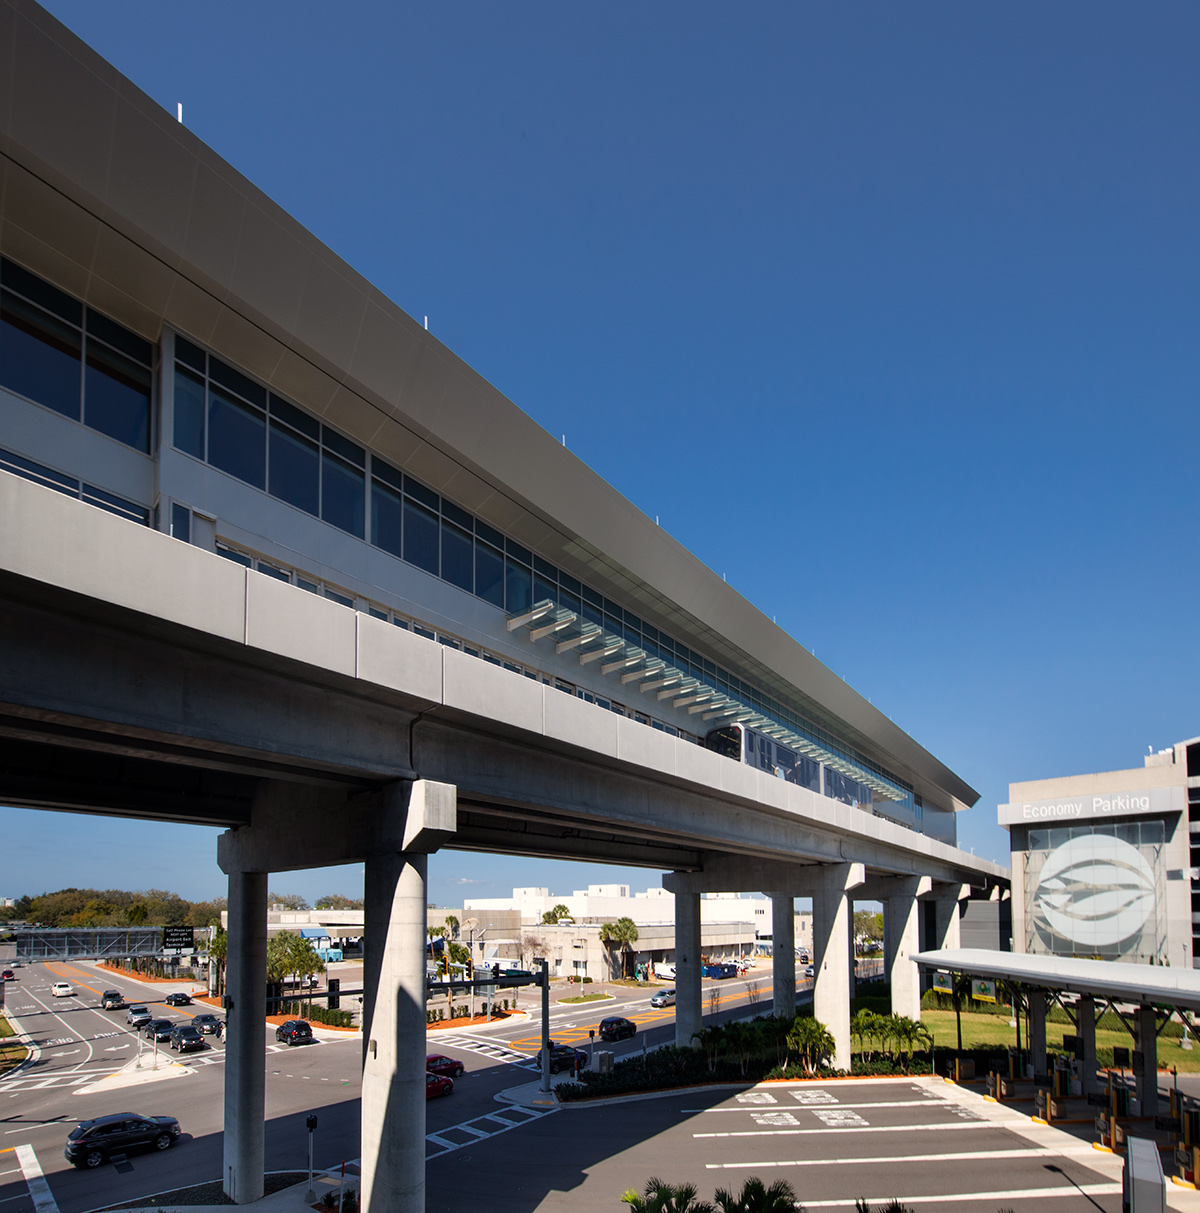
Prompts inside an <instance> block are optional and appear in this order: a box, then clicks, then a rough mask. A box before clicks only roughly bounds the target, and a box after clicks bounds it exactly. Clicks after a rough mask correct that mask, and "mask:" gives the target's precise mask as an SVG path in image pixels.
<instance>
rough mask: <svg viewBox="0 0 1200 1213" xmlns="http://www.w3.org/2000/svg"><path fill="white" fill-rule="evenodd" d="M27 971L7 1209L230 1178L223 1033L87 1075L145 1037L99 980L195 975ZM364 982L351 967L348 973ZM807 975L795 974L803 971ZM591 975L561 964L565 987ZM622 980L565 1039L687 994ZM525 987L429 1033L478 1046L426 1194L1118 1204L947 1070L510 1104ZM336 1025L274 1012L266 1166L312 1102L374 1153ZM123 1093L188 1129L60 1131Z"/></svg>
mask: <svg viewBox="0 0 1200 1213" xmlns="http://www.w3.org/2000/svg"><path fill="white" fill-rule="evenodd" d="M17 975H18V979H19V980H18V981H17V982H15V983H10V984H9V985H8V989H7V994H8V1009H9V1010H10V1011H11V1012H14V1013H15V1015H16V1018H17V1020H18V1021H19V1023H20V1026H21V1028H22V1029H23V1030H24V1031H26V1032H27V1033H29V1034H30V1035H31V1036H32V1037H33V1039H34V1040H35V1042H36V1043H37V1047H38V1053H39V1055H38V1057H37V1058H36V1061H35V1062H34V1063H33V1064H32V1065H28V1066H27V1067H25V1068H24V1069H22V1071H21V1072H20V1073H19V1074H17V1075H16V1076H15V1077H10V1078H0V1213H88V1211H90V1210H96V1209H100V1208H104V1207H106V1206H108V1205H111V1204H114V1203H118V1202H123V1201H132V1200H139V1199H145V1200H146V1202H147V1204H150V1205H151V1206H152V1207H153V1205H154V1202H153V1200H152V1197H153V1196H154V1195H155V1194H158V1193H162V1192H165V1191H168V1190H171V1189H174V1188H178V1187H181V1186H184V1185H188V1184H197V1183H203V1182H206V1181H211V1180H213V1179H216V1178H217V1177H218V1176H219V1175H220V1173H221V1153H222V1136H221V1130H222V1084H223V1071H222V1065H223V1062H224V1049H223V1046H222V1045H221V1044H220V1043H219V1042H216V1041H215V1040H214V1039H213V1038H212V1037H207V1038H206V1041H207V1042H208V1043H209V1047H208V1048H207V1049H206V1050H205V1052H203V1053H196V1054H189V1055H187V1057H186V1058H184V1059H182V1060H183V1062H184V1064H185V1065H186V1066H187V1068H188V1070H189V1071H191V1072H190V1073H188V1074H186V1075H185V1076H183V1077H175V1078H171V1079H167V1080H165V1081H161V1082H154V1083H150V1084H146V1085H138V1086H130V1087H124V1088H121V1089H118V1090H115V1091H114V1090H109V1091H105V1090H99V1091H90V1090H89V1087H91V1086H92V1085H93V1084H94V1083H95V1082H96V1081H98V1080H100V1079H102V1078H103V1077H104V1076H105V1075H106V1074H112V1073H113V1072H115V1071H116V1070H118V1069H120V1067H122V1066H123V1065H125V1064H126V1063H127V1062H128V1061H129V1060H130V1059H131V1058H132V1057H134V1056H135V1055H136V1053H137V1050H138V1038H137V1037H136V1036H134V1035H133V1034H132V1032H131V1031H130V1030H129V1029H128V1028H127V1027H126V1025H125V1012H124V1011H109V1012H106V1011H101V1010H99V995H100V992H101V991H102V990H104V989H109V988H112V989H119V990H121V991H122V993H123V994H124V995H125V997H126V998H127V1000H128V1001H130V1002H135V1001H148V1000H154V1001H156V1002H157V1005H154V1006H152V1008H151V1009H152V1010H154V1011H155V1012H156V1013H159V1012H161V1014H162V1016H163V1017H164V1018H172V1019H177V1020H186V1019H187V1018H189V1017H190V1016H191V1015H192V1014H194V1013H196V1012H197V1010H198V1009H199V1008H197V1007H195V1006H192V1007H185V1008H181V1009H178V1010H176V1009H174V1008H170V1007H166V1006H164V1005H162V1003H161V999H162V997H163V996H165V994H167V993H169V992H171V991H172V990H174V989H177V988H185V989H186V987H175V986H168V985H154V986H149V985H146V984H143V983H140V982H136V981H133V980H131V979H126V978H122V977H119V976H116V975H114V974H111V973H108V972H106V971H104V970H99V969H97V968H96V967H95V966H93V965H90V964H87V963H76V964H70V965H67V964H44V965H33V966H30V967H28V968H22V969H18V970H17ZM62 980H66V981H70V982H72V984H74V985H75V987H76V990H77V991H78V996H77V997H74V998H58V999H55V998H52V997H51V996H50V985H51V984H52V983H53V982H55V981H62ZM352 983H353V984H356V983H355V982H354V978H353V976H350V975H347V976H346V979H345V980H344V981H343V985H344V986H349V985H351V984H352ZM705 984H706V990H705V998H706V1002H705V1009H706V1011H710V1012H715V1013H716V1014H717V1015H718V1016H719V1018H721V1019H725V1018H727V1017H729V1016H731V1015H734V1014H743V1015H744V1014H747V1013H750V1014H753V1013H758V1012H769V1011H770V973H769V969H767V968H764V969H760V970H759V971H758V972H757V973H752V974H750V975H749V976H748V977H747V978H746V979H738V980H727V981H724V982H720V983H711V984H710V983H708V982H706V983H705ZM807 984H808V983H805V982H803V981H801V982H800V985H801V988H802V989H803V988H804V986H805V985H807ZM585 989H587V987H585ZM713 990H716V991H717V1000H719V1004H720V1005H719V1007H716V1006H714V1003H713V1001H712V1000H711V999H712V996H711V991H713ZM578 991H579V987H574V988H571V987H567V986H565V985H563V986H558V985H557V984H556V986H555V988H554V991H553V997H554V998H555V999H557V998H562V997H567V996H570V995H571V994H572V993H576V992H578ZM613 992H614V995H615V996H614V997H613V998H612V999H611V1000H606V1001H600V1002H589V1003H583V1004H578V1005H571V1004H560V1003H554V1004H553V1005H552V1009H551V1035H552V1037H553V1039H554V1040H556V1041H559V1042H563V1043H572V1044H576V1045H579V1046H581V1047H584V1048H587V1047H588V1032H589V1029H591V1028H594V1027H595V1025H596V1024H597V1023H598V1022H599V1020H600V1019H601V1018H602V1017H604V1016H605V1015H611V1014H622V1015H626V1016H628V1017H629V1018H631V1019H633V1020H635V1022H637V1024H638V1025H639V1032H638V1035H637V1036H636V1037H635V1038H634V1039H633V1040H627V1041H622V1042H621V1043H620V1044H617V1045H610V1046H606V1047H609V1048H612V1049H613V1051H614V1052H616V1053H617V1054H618V1055H621V1054H628V1053H637V1052H640V1051H641V1049H642V1047H643V1043H644V1044H645V1045H646V1046H647V1047H649V1046H653V1045H655V1044H658V1043H660V1042H665V1041H667V1040H669V1039H671V1038H672V1037H673V1033H674V1012H673V1010H671V1009H670V1008H665V1009H662V1010H653V1009H652V1008H650V1007H649V995H650V993H651V992H652V991H648V990H637V989H621V988H619V987H616V988H614V990H613ZM521 1004H522V1006H523V1007H528V1008H529V1010H530V1011H531V1012H532V1015H531V1018H530V1019H522V1020H519V1021H515V1022H514V1021H508V1022H505V1023H503V1024H496V1025H492V1026H490V1027H486V1028H483V1027H476V1028H473V1029H470V1030H466V1031H464V1030H461V1029H446V1030H441V1031H431V1032H430V1034H429V1041H428V1049H429V1051H430V1052H431V1053H432V1052H438V1053H444V1054H447V1055H448V1056H451V1057H454V1058H456V1059H458V1060H461V1061H462V1062H463V1064H464V1066H465V1067H466V1073H465V1074H464V1076H463V1077H462V1078H460V1079H459V1080H457V1082H456V1084H455V1089H454V1091H453V1093H452V1094H451V1095H449V1096H448V1097H444V1098H441V1099H436V1100H431V1101H430V1102H429V1104H428V1105H427V1111H428V1125H427V1135H428V1136H427V1159H428V1166H427V1176H428V1185H429V1200H428V1207H429V1208H430V1209H446V1210H450V1211H454V1210H457V1209H466V1208H473V1207H480V1206H482V1207H486V1208H488V1209H489V1210H490V1211H492V1213H534V1211H538V1213H542V1211H549V1210H576V1211H578V1210H585V1211H590V1210H596V1211H597V1213H599V1211H600V1210H606V1211H614V1210H616V1209H618V1208H620V1207H622V1206H621V1205H620V1194H621V1192H623V1191H624V1190H625V1189H626V1188H629V1187H631V1186H632V1187H641V1186H642V1185H644V1184H645V1182H646V1180H647V1179H648V1178H649V1177H650V1176H651V1175H658V1176H660V1177H661V1178H663V1179H666V1180H670V1181H673V1182H683V1181H684V1180H689V1181H691V1182H695V1183H696V1184H697V1185H698V1186H699V1187H700V1190H701V1195H702V1196H704V1197H711V1195H712V1190H713V1188H715V1187H717V1186H724V1187H730V1188H732V1187H740V1185H741V1183H742V1182H743V1180H744V1179H745V1178H746V1177H747V1176H748V1175H755V1174H756V1175H759V1176H760V1177H761V1178H763V1179H764V1180H766V1181H768V1182H769V1181H770V1180H772V1179H774V1178H777V1177H783V1178H787V1179H788V1180H789V1181H790V1182H792V1184H793V1186H794V1187H795V1188H796V1190H797V1193H798V1195H799V1197H800V1199H801V1200H802V1202H803V1204H804V1207H805V1208H808V1209H818V1208H847V1209H853V1208H854V1201H855V1199H856V1198H857V1197H866V1198H867V1199H870V1200H872V1201H873V1202H874V1201H881V1200H884V1199H889V1198H891V1197H892V1196H897V1197H900V1198H901V1199H905V1200H906V1203H909V1204H911V1205H913V1207H914V1208H916V1209H919V1210H923V1209H924V1208H925V1207H926V1206H927V1205H928V1206H929V1207H933V1206H934V1205H938V1206H941V1207H943V1208H946V1207H948V1208H971V1209H979V1210H981V1211H983V1210H986V1211H987V1213H996V1210H998V1209H1001V1208H1012V1209H1013V1210H1014V1213H1026V1211H1028V1210H1033V1209H1043V1208H1052V1209H1054V1210H1055V1211H1058V1210H1061V1211H1062V1213H1075V1211H1076V1210H1080V1211H1081V1213H1082V1211H1083V1210H1091V1211H1095V1210H1103V1211H1105V1213H1107V1211H1109V1210H1111V1211H1112V1213H1118V1210H1119V1209H1120V1189H1119V1174H1120V1163H1119V1161H1118V1160H1114V1159H1112V1158H1111V1156H1106V1155H1100V1154H1097V1153H1096V1152H1095V1151H1092V1150H1091V1148H1090V1145H1089V1144H1088V1143H1087V1141H1076V1140H1074V1139H1071V1138H1068V1137H1067V1136H1066V1135H1065V1134H1063V1133H1061V1132H1060V1131H1059V1130H1051V1129H1042V1130H1039V1131H1040V1132H1041V1133H1043V1134H1047V1135H1049V1136H1047V1137H1045V1139H1044V1140H1042V1139H1039V1140H1037V1141H1032V1140H1031V1139H1030V1136H1029V1133H1030V1122H1029V1120H1028V1117H1025V1116H1022V1115H1021V1114H1020V1113H1018V1112H1015V1111H1013V1110H1012V1109H1010V1108H998V1107H997V1106H996V1105H990V1104H986V1103H984V1101H983V1100H982V1099H981V1098H980V1097H979V1096H978V1095H976V1094H974V1093H972V1092H967V1091H962V1090H960V1089H958V1088H954V1087H950V1086H948V1085H947V1084H945V1083H942V1082H940V1081H937V1082H935V1081H932V1080H915V1081H913V1082H896V1081H894V1080H887V1081H878V1080H876V1081H870V1082H839V1083H827V1084H811V1083H809V1084H774V1083H773V1084H767V1085H766V1086H760V1087H757V1088H751V1089H741V1090H736V1091H731V1089H730V1088H722V1089H720V1090H715V1091H691V1092H686V1093H683V1094H672V1095H669V1096H664V1097H657V1098H652V1099H636V1100H624V1101H621V1102H618V1103H612V1104H607V1105H604V1106H592V1107H580V1106H577V1105H573V1106H566V1107H564V1108H562V1109H559V1110H551V1111H546V1110H545V1109H542V1108H539V1107H537V1106H535V1105H533V1104H532V1103H531V1102H529V1100H528V1099H526V1100H522V1101H520V1102H518V1104H517V1105H515V1106H514V1105H513V1104H512V1103H511V1102H502V1101H498V1100H497V1098H496V1097H497V1096H498V1095H499V1093H500V1092H501V1091H505V1090H511V1089H513V1088H516V1087H520V1086H521V1085H522V1084H536V1081H537V1078H538V1075H537V1073H536V1072H535V1071H534V1069H533V1066H532V1054H533V1053H534V1052H536V1050H537V1048H538V1047H539V1046H540V1040H541V1024H540V998H539V996H538V992H537V991H534V990H527V991H525V992H523V994H522V996H521ZM318 1032H319V1033H320V1029H318ZM320 1034H321V1035H322V1036H323V1039H320V1040H318V1041H317V1042H315V1043H313V1044H310V1045H303V1046H296V1047H293V1048H288V1047H286V1046H283V1045H277V1044H276V1043H275V1041H274V1031H273V1029H272V1028H270V1027H269V1025H265V1024H264V1028H263V1039H264V1049H265V1050H266V1057H267V1132H266V1164H267V1169H268V1170H271V1171H274V1170H302V1169H303V1168H304V1166H305V1161H306V1151H307V1132H306V1129H305V1118H306V1117H307V1116H308V1115H310V1114H312V1113H315V1114H316V1115H317V1117H318V1121H319V1125H318V1129H317V1134H316V1161H317V1164H318V1167H320V1168H322V1169H332V1168H336V1167H338V1166H339V1165H340V1164H341V1163H342V1162H347V1163H349V1164H351V1169H353V1164H354V1162H355V1160H356V1159H357V1157H358V1141H359V1137H358V1119H359V1102H358V1091H359V1087H358V1074H359V1068H360V1053H359V1050H360V1038H359V1037H357V1036H349V1037H344V1036H343V1037H338V1036H336V1035H335V1034H332V1033H328V1034H326V1033H320ZM142 1047H143V1049H145V1048H146V1047H147V1046H145V1045H143V1046H142ZM159 1047H160V1050H165V1049H166V1046H165V1045H160V1046H159ZM166 1055H167V1057H168V1058H169V1060H170V1061H174V1060H176V1058H175V1054H173V1053H170V1052H169V1051H167V1054H166ZM532 1090H533V1088H532V1087H530V1094H531V1093H532ZM125 1111H132V1112H139V1113H143V1114H147V1115H153V1114H156V1113H165V1114H169V1115H173V1116H176V1117H178V1118H179V1120H180V1122H181V1124H182V1127H183V1137H182V1139H181V1140H180V1141H179V1142H178V1143H177V1144H176V1145H175V1146H174V1147H173V1148H172V1149H171V1150H169V1151H166V1152H165V1153H162V1154H158V1153H154V1152H150V1153H143V1154H136V1155H131V1156H130V1157H129V1158H128V1159H127V1160H125V1161H122V1162H119V1163H116V1164H107V1165H105V1166H102V1167H100V1168H98V1169H97V1170H95V1171H81V1170H75V1169H74V1168H72V1167H71V1166H70V1165H69V1164H68V1163H67V1162H66V1160H65V1159H64V1157H63V1152H62V1151H63V1144H64V1141H65V1137H66V1134H67V1132H68V1131H69V1129H70V1128H71V1127H73V1125H74V1124H75V1123H76V1122H77V1121H78V1120H80V1119H86V1118H88V1117H91V1116H99V1115H105V1114H108V1113H112V1112H125ZM18 1147H20V1148H18ZM38 1172H40V1173H41V1174H42V1175H44V1180H45V1184H44V1185H43V1184H42V1183H40V1182H38V1180H37V1173H38ZM31 1175H32V1177H33V1179H32V1182H31V1181H30V1177H31ZM1176 1194H1178V1195H1176ZM1180 1201H1184V1202H1185V1203H1179V1202H1180ZM1171 1207H1172V1208H1184V1209H1196V1210H1198V1211H1200V1194H1195V1193H1184V1192H1183V1190H1182V1189H1176V1190H1175V1193H1174V1194H1172V1198H1171Z"/></svg>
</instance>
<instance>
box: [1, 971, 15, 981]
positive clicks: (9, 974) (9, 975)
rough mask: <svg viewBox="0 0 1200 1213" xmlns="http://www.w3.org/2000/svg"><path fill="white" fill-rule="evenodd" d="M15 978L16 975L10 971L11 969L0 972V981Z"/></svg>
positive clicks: (13, 979)
mask: <svg viewBox="0 0 1200 1213" xmlns="http://www.w3.org/2000/svg"><path fill="white" fill-rule="evenodd" d="M16 980H17V975H16V974H15V973H14V972H13V971H12V969H5V970H4V972H3V973H0V981H16Z"/></svg>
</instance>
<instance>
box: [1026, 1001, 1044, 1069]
mask: <svg viewBox="0 0 1200 1213" xmlns="http://www.w3.org/2000/svg"><path fill="white" fill-rule="evenodd" d="M1029 1056H1030V1059H1031V1060H1032V1062H1033V1073H1034V1077H1035V1078H1036V1077H1037V1075H1039V1074H1046V1073H1048V1071H1047V1069H1046V995H1045V994H1043V993H1042V991H1041V990H1030V991H1029Z"/></svg>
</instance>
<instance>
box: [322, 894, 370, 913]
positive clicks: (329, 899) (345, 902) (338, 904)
mask: <svg viewBox="0 0 1200 1213" xmlns="http://www.w3.org/2000/svg"><path fill="white" fill-rule="evenodd" d="M362 908H363V903H362V902H361V901H356V900H355V899H354V898H353V897H344V896H343V895H342V894H341V893H326V894H325V896H324V897H318V898H317V900H316V904H315V905H314V906H313V909H314V910H361V909H362Z"/></svg>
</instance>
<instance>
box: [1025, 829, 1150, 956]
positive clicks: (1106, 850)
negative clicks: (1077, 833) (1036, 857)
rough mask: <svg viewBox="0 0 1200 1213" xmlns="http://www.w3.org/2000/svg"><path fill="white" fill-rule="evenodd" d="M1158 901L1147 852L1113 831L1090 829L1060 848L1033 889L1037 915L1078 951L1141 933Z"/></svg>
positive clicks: (1106, 944) (1086, 950) (1043, 869)
mask: <svg viewBox="0 0 1200 1213" xmlns="http://www.w3.org/2000/svg"><path fill="white" fill-rule="evenodd" d="M1154 902H1155V882H1154V873H1153V871H1152V870H1151V868H1150V865H1149V864H1148V863H1147V862H1146V859H1145V857H1144V856H1143V855H1142V853H1141V852H1140V851H1139V850H1138V849H1137V847H1134V846H1131V845H1130V844H1129V843H1127V842H1123V841H1122V840H1121V839H1119V838H1113V837H1112V836H1111V835H1109V834H1086V835H1083V836H1081V837H1078V838H1072V839H1071V840H1070V841H1069V842H1065V843H1063V845H1062V846H1060V847H1056V848H1055V849H1054V850H1053V851H1051V852H1050V854H1049V855H1047V856H1046V862H1045V864H1044V865H1043V866H1042V872H1041V875H1040V876H1039V877H1038V882H1037V887H1036V888H1035V889H1034V891H1033V906H1034V912H1035V914H1036V915H1037V916H1038V917H1039V918H1041V919H1042V921H1043V923H1044V924H1045V925H1046V926H1048V927H1050V928H1051V929H1052V930H1053V931H1054V932H1055V933H1056V934H1058V935H1061V936H1062V937H1063V938H1064V939H1066V940H1069V941H1070V942H1071V943H1072V944H1073V945H1074V950H1075V951H1078V952H1091V951H1095V950H1097V949H1099V948H1102V947H1109V948H1111V947H1112V946H1113V945H1114V944H1118V943H1121V942H1122V941H1123V940H1127V939H1129V938H1130V937H1131V936H1134V935H1137V934H1138V933H1139V932H1140V931H1141V930H1142V928H1143V927H1144V926H1145V925H1146V920H1147V919H1148V918H1150V916H1151V915H1152V914H1153V913H1154Z"/></svg>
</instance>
